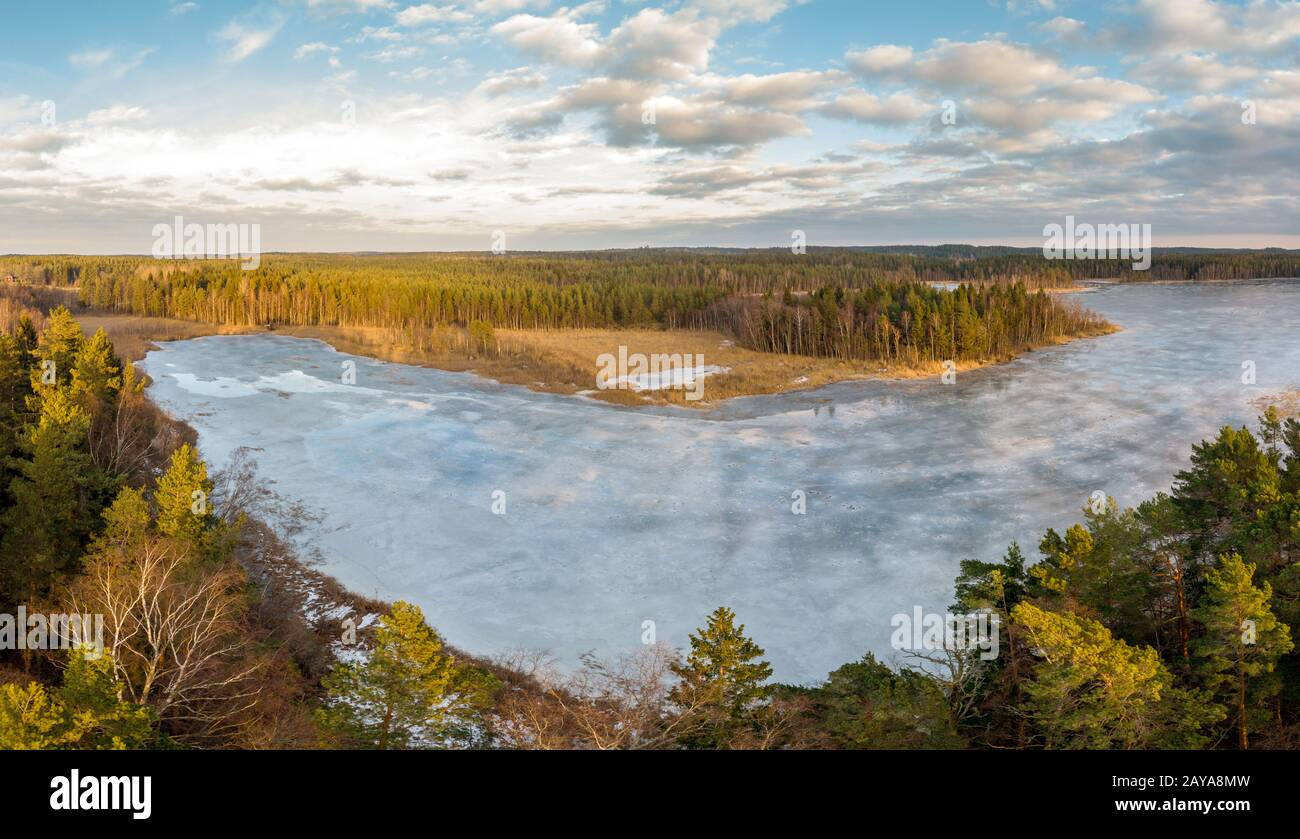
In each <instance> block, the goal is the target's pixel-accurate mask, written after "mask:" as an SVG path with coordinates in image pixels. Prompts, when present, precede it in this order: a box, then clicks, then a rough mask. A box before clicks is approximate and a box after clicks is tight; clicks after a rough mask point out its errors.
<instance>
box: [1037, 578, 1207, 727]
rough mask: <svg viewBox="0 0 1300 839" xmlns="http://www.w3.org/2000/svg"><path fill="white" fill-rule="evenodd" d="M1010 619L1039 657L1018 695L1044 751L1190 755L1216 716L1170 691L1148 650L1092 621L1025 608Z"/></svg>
mask: <svg viewBox="0 0 1300 839" xmlns="http://www.w3.org/2000/svg"><path fill="white" fill-rule="evenodd" d="M1012 618H1013V620H1014V621H1015V622H1016V623H1017V624H1018V625H1019V626H1020V627H1021V628H1022V630H1023V632H1024V635H1025V643H1026V644H1027V645H1028V646H1029V647H1030V649H1032V650H1033V651H1034V653H1035V655H1036V656H1037V657H1038V658H1039V662H1038V664H1037V665H1036V666H1035V667H1034V672H1033V675H1032V677H1031V678H1030V679H1029V681H1028V682H1027V683H1026V684H1025V686H1024V692H1025V695H1026V696H1027V697H1028V699H1027V703H1026V705H1027V710H1028V712H1029V714H1030V716H1031V718H1032V719H1033V721H1034V723H1035V724H1036V726H1037V727H1038V729H1039V730H1040V731H1041V733H1042V735H1043V737H1044V744H1045V745H1046V746H1047V747H1048V748H1064V749H1136V748H1144V747H1157V748H1159V747H1167V748H1194V747H1196V746H1199V745H1200V744H1202V743H1203V742H1204V741H1205V738H1204V736H1203V735H1202V734H1201V733H1200V731H1201V729H1202V728H1203V727H1204V726H1205V725H1208V724H1209V723H1211V722H1214V721H1215V720H1217V719H1219V718H1221V717H1222V714H1221V712H1220V710H1219V709H1218V708H1215V707H1214V706H1213V705H1210V704H1207V703H1206V702H1205V700H1204V697H1202V696H1201V695H1199V694H1197V693H1194V692H1190V691H1184V690H1181V689H1179V688H1175V687H1174V685H1173V676H1172V675H1171V674H1170V673H1169V671H1168V670H1167V669H1165V667H1164V665H1163V664H1162V663H1161V662H1160V657H1159V655H1157V653H1156V651H1155V650H1153V649H1152V648H1150V647H1134V646H1130V645H1129V644H1127V643H1125V642H1124V641H1122V640H1119V639H1117V638H1114V637H1113V636H1112V635H1111V633H1110V630H1108V629H1106V627H1104V626H1102V625H1101V624H1100V623H1098V622H1097V621H1094V620H1089V619H1087V618H1082V617H1079V616H1077V615H1072V614H1069V613H1063V614H1058V613H1055V612H1049V611H1047V610H1045V609H1040V608H1039V607H1037V606H1035V605H1033V604H1031V603H1027V602H1026V603H1020V604H1019V605H1017V606H1016V607H1015V608H1014V609H1013V610H1012Z"/></svg>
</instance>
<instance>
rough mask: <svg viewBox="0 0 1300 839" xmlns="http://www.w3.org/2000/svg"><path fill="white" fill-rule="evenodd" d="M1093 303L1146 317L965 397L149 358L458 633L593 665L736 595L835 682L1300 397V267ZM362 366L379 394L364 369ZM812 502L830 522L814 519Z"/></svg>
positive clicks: (206, 353) (961, 379) (359, 362)
mask: <svg viewBox="0 0 1300 839" xmlns="http://www.w3.org/2000/svg"><path fill="white" fill-rule="evenodd" d="M1084 301H1085V302H1086V303H1087V305H1089V306H1090V307H1091V308H1094V309H1096V310H1098V311H1100V312H1102V313H1103V314H1105V315H1107V316H1108V317H1110V318H1111V319H1112V320H1114V321H1115V322H1116V323H1119V324H1121V325H1122V326H1123V327H1124V331H1123V332H1120V333H1118V334H1115V335H1111V336H1107V337H1104V338H1099V339H1096V340H1091V341H1083V342H1076V343H1073V344H1070V345H1068V346H1064V347H1056V348H1052V349H1049V350H1045V351H1040V352H1035V353H1031V354H1028V355H1026V356H1023V357H1022V358H1020V359H1018V360H1016V361H1015V362H1012V363H1010V364H1007V365H1002V366H999V367H994V368H987V369H984V370H979V371H973V372H969V373H963V374H959V376H958V379H957V383H956V384H954V385H942V384H940V383H939V382H938V381H937V379H936V380H927V381H909V382H893V383H888V382H865V383H864V382H856V383H843V384H839V385H834V386H831V387H827V388H822V389H820V390H817V391H810V392H806V393H799V394H788V395H784V396H776V397H755V398H749V399H741V400H732V401H730V402H728V403H725V404H724V405H722V406H720V407H718V408H716V409H714V410H712V411H709V412H697V411H691V410H689V409H658V408H640V409H629V408H618V407H612V406H609V405H604V404H598V403H594V402H592V401H590V400H586V399H580V398H572V397H563V396H556V395H551V394H541V393H532V392H529V391H526V390H523V389H521V388H516V387H510V386H504V385H498V384H495V383H492V382H489V381H485V380H481V379H478V378H476V377H474V376H472V375H468V374H457V373H446V372H442V371H437V370H428V369H423V368H417V367H408V366H403V365H397V364H386V363H383V362H379V361H375V360H372V359H366V358H361V357H355V356H349V355H346V354H342V353H338V352H335V351H334V350H332V349H330V348H329V347H328V346H326V345H324V344H321V343H318V342H314V341H305V340H300V339H293V338H286V337H280V336H275V335H258V336H222V337H211V338H202V339H197V340H192V341H181V342H174V343H169V344H165V345H163V347H162V348H161V349H160V350H158V351H155V352H152V353H150V354H149V356H148V358H147V359H146V365H147V367H148V369H149V370H150V371H152V372H153V373H154V375H155V378H156V379H157V382H156V383H155V385H154V386H153V388H152V393H153V396H154V398H155V399H156V400H158V401H159V402H160V403H161V404H162V405H163V406H165V407H166V408H167V409H168V410H170V411H172V412H173V413H175V414H176V415H178V416H180V417H183V418H185V419H187V420H189V421H190V422H191V423H192V424H193V425H194V426H195V427H196V428H197V429H198V431H199V435H200V445H201V446H202V448H203V450H204V452H205V454H206V456H207V457H208V458H209V459H210V460H212V461H213V462H214V463H215V464H216V465H221V464H222V463H224V462H225V461H226V460H227V459H228V458H229V457H230V455H231V453H232V452H233V451H234V450H235V449H236V448H237V447H240V446H251V447H254V448H255V449H257V451H255V452H254V456H255V457H256V458H257V460H258V462H259V465H260V474H261V475H262V476H263V477H264V478H266V479H268V480H270V481H273V482H274V483H273V488H274V489H275V490H276V491H277V492H279V493H281V494H282V495H284V496H287V497H289V498H292V499H295V500H299V501H302V502H303V503H304V504H306V505H307V506H308V507H309V508H311V509H314V510H317V511H319V512H320V513H322V514H323V519H322V520H321V521H320V522H319V523H317V524H314V525H312V526H310V527H309V528H308V530H307V532H306V533H304V534H303V535H302V537H301V538H300V541H301V543H302V545H303V547H304V548H307V549H311V548H315V549H319V551H320V552H321V555H322V556H323V557H324V561H325V566H324V570H326V571H328V572H329V573H332V574H334V575H335V576H337V577H338V578H339V579H340V581H341V582H343V583H344V584H345V585H347V586H349V587H351V588H353V589H355V590H357V591H358V592H360V593H363V594H372V595H378V596H379V597H383V598H388V599H395V598H406V599H409V600H412V601H414V602H416V603H418V604H419V605H420V606H421V607H422V608H424V610H425V612H426V614H427V615H428V617H429V619H430V621H431V622H432V623H433V624H434V625H435V626H437V627H438V628H439V629H440V630H441V631H442V632H443V633H444V634H445V635H446V636H447V637H448V639H449V640H450V641H451V642H452V643H453V644H456V645H458V646H460V647H462V648H464V649H467V650H471V651H474V652H476V653H484V654H492V653H499V652H504V651H507V650H509V649H512V648H516V647H527V648H531V649H546V650H549V651H551V652H552V653H553V654H555V655H556V656H558V657H559V658H560V659H561V660H562V661H563V662H565V663H568V664H572V663H574V662H575V661H576V659H577V656H578V655H579V654H580V653H581V652H583V651H586V650H595V651H597V652H599V653H605V654H608V653H613V652H617V651H621V650H626V649H629V648H631V647H633V646H635V645H636V644H637V643H639V641H640V637H641V632H642V630H641V624H642V621H644V620H653V621H655V622H656V626H657V630H658V636H659V638H660V640H666V641H668V642H669V643H672V644H675V645H678V646H685V644H686V642H687V638H686V636H687V633H688V632H689V631H691V630H693V629H694V628H695V627H697V626H698V625H699V624H700V623H701V622H702V621H703V618H704V616H705V615H706V614H707V613H708V612H709V611H710V610H711V609H713V608H714V607H716V606H718V605H720V604H726V605H729V606H731V607H733V608H735V609H736V610H737V612H738V613H739V616H740V619H741V620H742V621H743V622H744V623H745V624H746V626H747V628H748V631H749V632H750V633H751V634H753V635H754V636H755V637H756V638H757V640H758V641H759V642H760V644H762V645H763V646H764V647H765V648H766V649H767V653H768V657H769V658H770V660H771V661H772V662H773V664H774V665H775V668H776V675H777V676H778V677H779V678H782V679H786V680H798V681H810V680H814V679H818V678H822V677H824V676H825V674H826V673H827V672H828V671H829V670H831V669H833V668H834V667H836V666H838V665H839V664H842V663H844V662H847V661H850V660H853V659H856V658H858V657H859V656H861V655H862V653H863V652H865V651H867V650H873V651H875V652H876V653H877V654H879V655H883V656H884V657H885V658H886V659H892V658H894V653H893V652H892V651H891V650H890V648H889V634H890V618H891V617H892V616H893V615H894V614H895V613H899V612H909V613H910V612H911V610H912V609H913V607H914V606H916V605H921V606H923V607H924V608H926V609H931V610H936V611H938V610H943V609H944V608H945V607H947V605H948V604H949V602H950V601H951V597H952V578H953V575H954V573H955V572H956V569H957V564H958V562H959V561H960V560H961V559H963V558H966V557H980V558H982V559H994V558H996V557H998V556H1000V555H1001V553H1002V552H1003V551H1004V550H1005V549H1006V545H1007V543H1008V542H1010V541H1011V540H1013V539H1017V540H1019V541H1020V542H1021V543H1022V545H1023V546H1024V548H1025V550H1026V552H1027V554H1028V555H1030V556H1031V557H1035V556H1036V555H1037V552H1036V550H1035V549H1036V546H1037V544H1038V541H1039V539H1040V538H1041V537H1042V533H1043V531H1044V530H1045V529H1046V528H1047V527H1057V528H1060V527H1064V526H1067V525H1069V524H1070V523H1072V522H1073V521H1076V520H1078V518H1079V509H1080V508H1081V507H1082V506H1083V504H1084V503H1085V502H1086V501H1087V499H1088V496H1089V494H1090V493H1092V492H1093V491H1094V490H1097V489H1102V490H1104V491H1106V492H1107V493H1109V494H1111V495H1114V496H1116V497H1118V499H1119V500H1120V502H1121V503H1124V504H1133V503H1136V502H1138V501H1140V500H1142V499H1144V498H1146V497H1148V496H1150V495H1151V494H1152V493H1154V492H1156V491H1157V490H1161V489H1166V488H1168V486H1169V483H1170V481H1171V478H1172V476H1173V473H1174V472H1175V471H1176V470H1178V469H1180V468H1182V467H1183V466H1184V465H1185V464H1186V459H1187V455H1188V452H1189V447H1190V445H1191V443H1193V442H1195V441H1197V440H1199V439H1201V438H1203V437H1205V436H1208V435H1210V434H1212V433H1214V431H1215V429H1216V428H1217V427H1218V426H1219V425H1221V424H1223V423H1228V422H1231V423H1237V424H1240V423H1244V422H1250V421H1252V420H1253V417H1254V414H1255V413H1256V411H1255V409H1254V408H1253V407H1252V405H1251V404H1250V403H1251V400H1253V399H1256V398H1258V397H1260V396H1263V395H1266V394H1268V393H1272V392H1278V391H1280V390H1282V389H1285V388H1289V387H1297V386H1300V340H1298V339H1297V335H1300V283H1295V282H1255V283H1238V284H1212V285H1203V286H1190V285H1145V286H1120V287H1108V288H1106V289H1105V290H1103V291H1098V292H1096V293H1093V294H1089V295H1087V296H1086V298H1084ZM347 360H352V361H354V362H355V364H356V384H355V385H343V384H342V383H341V381H340V375H341V368H342V363H343V362H344V361H347ZM1245 360H1253V361H1254V362H1255V363H1256V367H1257V376H1258V379H1257V381H1258V384H1256V385H1254V386H1247V385H1243V384H1242V382H1241V372H1242V367H1241V365H1242V362H1243V361H1245ZM218 385H221V387H218ZM236 392H237V393H238V394H239V396H238V398H224V397H229V396H231V395H232V393H236ZM496 490H501V491H503V492H505V499H506V514H505V515H504V516H498V515H494V514H493V512H492V500H493V492H494V491H496ZM796 490H803V491H804V492H806V493H807V498H808V502H807V514H806V515H803V516H797V515H794V514H793V513H792V512H791V494H792V493H793V492H794V491H796Z"/></svg>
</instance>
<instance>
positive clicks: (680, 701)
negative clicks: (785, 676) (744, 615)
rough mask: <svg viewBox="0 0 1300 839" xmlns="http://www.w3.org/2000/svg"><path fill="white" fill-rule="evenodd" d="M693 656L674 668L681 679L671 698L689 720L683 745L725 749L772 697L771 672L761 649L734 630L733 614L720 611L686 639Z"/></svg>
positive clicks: (739, 629) (741, 628) (722, 608)
mask: <svg viewBox="0 0 1300 839" xmlns="http://www.w3.org/2000/svg"><path fill="white" fill-rule="evenodd" d="M690 642H691V651H690V654H689V655H687V657H686V661H685V662H684V663H678V664H675V665H674V666H673V673H674V674H675V675H676V676H677V677H678V678H679V679H680V681H679V682H678V684H676V685H675V686H674V687H673V690H672V692H671V694H670V698H671V699H672V701H673V703H674V704H676V705H677V706H678V707H679V708H680V709H682V711H683V713H684V714H686V715H687V716H689V717H691V719H690V720H689V721H688V722H689V723H690V724H689V725H688V726H687V730H688V731H689V732H690V733H689V734H688V736H687V737H686V739H685V741H684V742H685V744H686V745H691V746H706V745H708V746H714V747H716V746H721V745H725V743H726V741H727V739H728V738H729V737H730V735H732V734H734V733H735V732H736V731H738V730H739V728H740V727H742V726H743V725H744V724H745V722H746V721H747V719H748V717H749V715H750V714H751V713H752V712H753V711H754V710H755V709H756V708H757V707H759V706H760V705H761V704H762V703H763V702H764V701H765V700H766V699H767V698H768V697H769V696H770V695H771V693H772V687H771V686H768V685H765V684H764V683H765V682H766V681H767V680H768V679H769V678H771V676H772V666H771V665H770V664H768V663H767V662H766V661H763V660H762V657H763V649H762V647H760V646H758V645H757V644H755V643H754V642H753V641H752V640H751V639H750V638H749V637H748V636H746V635H745V626H744V624H741V625H740V626H737V625H736V613H735V612H733V611H732V610H731V609H728V608H727V607H725V606H719V607H718V608H717V609H715V610H714V612H713V614H711V615H709V618H708V623H707V624H706V625H705V627H704V628H703V629H701V630H699V634H695V633H691V635H690Z"/></svg>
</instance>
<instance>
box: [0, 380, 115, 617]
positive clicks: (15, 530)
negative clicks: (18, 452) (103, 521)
mask: <svg viewBox="0 0 1300 839" xmlns="http://www.w3.org/2000/svg"><path fill="white" fill-rule="evenodd" d="M89 428H90V418H89V417H88V416H87V415H86V413H85V411H83V410H82V409H81V407H80V406H79V405H77V404H76V403H75V402H74V401H73V400H72V399H71V398H69V396H68V395H67V393H66V392H65V390H64V389H62V388H56V389H51V390H50V391H49V393H48V395H47V396H46V398H45V399H44V400H43V401H42V403H41V414H40V419H39V420H38V422H37V424H36V425H35V426H33V427H32V428H30V429H29V430H28V432H27V435H26V437H25V439H24V440H23V443H22V447H23V451H24V453H25V454H26V457H25V458H23V459H20V460H18V461H17V467H18V474H17V475H16V476H15V477H14V478H13V480H12V481H10V484H9V492H10V494H11V495H12V497H13V501H14V505H13V507H11V508H10V509H9V510H7V511H5V513H4V516H3V523H4V524H5V526H6V532H5V536H4V540H3V542H0V593H5V594H8V595H10V596H12V597H34V596H36V595H38V594H40V593H42V592H44V591H45V590H47V589H48V587H49V586H50V585H51V584H53V583H54V582H55V579H54V577H55V575H56V574H61V573H67V572H69V571H71V570H72V569H73V568H74V567H75V564H76V562H77V559H78V557H79V556H80V553H81V548H82V545H83V544H84V540H85V537H86V536H87V535H88V534H89V533H90V532H91V531H92V530H94V529H95V526H96V525H97V523H98V522H97V519H98V516H99V506H98V498H97V493H98V492H99V491H100V490H102V483H103V476H102V475H100V474H99V473H98V472H97V470H95V469H94V466H93V464H92V463H91V460H90V455H89V454H88V453H87V451H86V449H87V440H86V435H87V432H88V430H89Z"/></svg>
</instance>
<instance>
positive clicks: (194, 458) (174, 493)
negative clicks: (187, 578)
mask: <svg viewBox="0 0 1300 839" xmlns="http://www.w3.org/2000/svg"><path fill="white" fill-rule="evenodd" d="M212 486H213V484H212V481H211V480H209V479H208V466H207V464H206V463H204V462H203V460H202V459H200V458H199V453H198V451H197V450H196V449H195V448H194V447H193V446H191V445H190V444H189V443H185V444H183V445H181V447H180V448H178V449H176V451H174V452H172V456H171V463H170V465H169V466H168V467H167V471H166V472H164V473H163V475H162V477H160V478H159V479H158V483H157V486H156V487H155V488H154V494H153V502H154V507H155V508H156V509H157V516H156V523H157V527H158V532H159V533H162V534H163V535H165V536H173V537H176V538H177V539H180V540H182V541H185V542H187V543H188V544H190V545H191V546H193V547H194V548H195V549H196V550H198V551H199V552H203V551H204V550H205V549H206V547H207V538H206V537H207V534H208V533H209V532H211V531H212V530H213V529H214V528H215V527H216V524H217V518H216V515H215V514H214V513H213V511H212Z"/></svg>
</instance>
